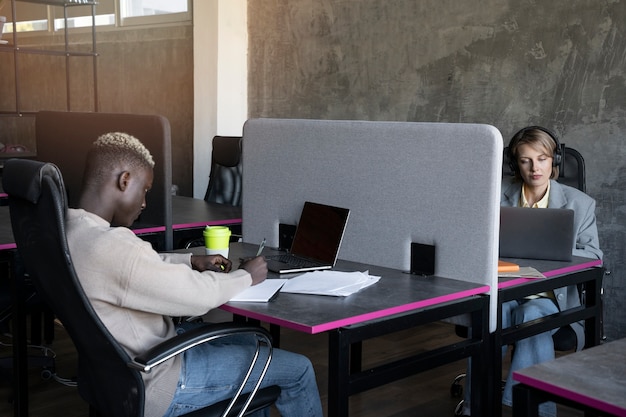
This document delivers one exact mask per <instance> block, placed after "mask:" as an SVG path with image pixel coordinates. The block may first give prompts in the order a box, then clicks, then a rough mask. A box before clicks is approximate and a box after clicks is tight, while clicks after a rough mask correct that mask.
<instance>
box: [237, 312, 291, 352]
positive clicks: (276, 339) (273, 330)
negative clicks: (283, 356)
mask: <svg viewBox="0 0 626 417" xmlns="http://www.w3.org/2000/svg"><path fill="white" fill-rule="evenodd" d="M233 321H234V322H235V323H248V324H252V325H254V326H260V325H261V321H260V320H256V319H251V318H248V317H246V316H242V315H239V314H233ZM270 335H271V336H272V346H273V347H275V348H279V347H280V326H279V325H278V324H272V323H270Z"/></svg>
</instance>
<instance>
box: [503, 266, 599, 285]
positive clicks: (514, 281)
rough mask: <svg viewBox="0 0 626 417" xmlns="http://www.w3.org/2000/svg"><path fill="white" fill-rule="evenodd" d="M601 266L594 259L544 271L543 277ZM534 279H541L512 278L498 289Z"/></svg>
mask: <svg viewBox="0 0 626 417" xmlns="http://www.w3.org/2000/svg"><path fill="white" fill-rule="evenodd" d="M601 265H602V261H601V260H600V259H594V260H590V261H589V262H585V263H582V264H578V265H573V266H567V267H565V268H559V269H554V270H552V271H546V272H544V273H543V275H545V277H546V278H550V277H555V276H557V275H564V274H571V273H572V272H577V271H582V270H583V269H587V268H593V267H596V266H601ZM536 279H541V278H524V277H520V278H514V279H511V280H507V281H503V282H499V283H498V289H503V288H508V287H513V286H515V285H519V284H523V283H525V282H530V281H534V280H536Z"/></svg>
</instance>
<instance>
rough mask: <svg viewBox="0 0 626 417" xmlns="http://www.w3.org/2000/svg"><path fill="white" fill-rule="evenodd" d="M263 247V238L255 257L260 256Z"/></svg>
mask: <svg viewBox="0 0 626 417" xmlns="http://www.w3.org/2000/svg"><path fill="white" fill-rule="evenodd" d="M264 247H265V238H263V240H262V241H261V243H260V244H259V250H257V251H256V256H261V253H262V252H263V248H264Z"/></svg>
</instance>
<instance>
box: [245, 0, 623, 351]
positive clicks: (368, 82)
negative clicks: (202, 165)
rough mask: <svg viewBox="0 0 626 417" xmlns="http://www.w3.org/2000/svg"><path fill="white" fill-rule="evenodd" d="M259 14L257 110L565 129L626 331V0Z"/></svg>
mask: <svg viewBox="0 0 626 417" xmlns="http://www.w3.org/2000/svg"><path fill="white" fill-rule="evenodd" d="M248 21H249V39H250V41H249V42H250V45H249V47H250V49H249V71H250V75H249V112H250V117H279V118H319V119H360V120H398V121H424V122H467V123H488V124H492V125H494V126H496V127H497V128H498V129H500V131H501V132H502V135H503V137H504V138H505V141H507V142H508V138H509V137H510V136H511V135H512V134H513V133H514V132H515V131H516V130H517V129H519V128H521V127H524V126H526V125H530V124H539V125H543V126H546V127H550V128H553V129H555V130H556V131H557V132H558V133H559V134H560V135H561V140H562V141H563V142H564V143H566V144H567V145H568V146H571V147H573V148H576V149H578V150H579V151H580V152H581V153H582V154H583V155H584V157H585V160H586V163H587V192H588V193H589V194H590V195H591V196H592V197H594V198H595V199H596V200H597V202H598V208H597V212H596V214H597V217H598V227H599V232H600V244H601V246H602V249H603V250H604V252H605V264H606V266H607V267H608V268H609V269H610V270H611V271H612V274H611V276H610V277H608V278H607V279H606V280H605V297H604V300H605V322H606V323H605V332H606V334H607V336H608V338H609V339H615V338H618V337H624V336H626V309H624V308H622V306H621V303H622V302H623V301H624V300H626V270H625V269H624V258H623V254H624V237H625V235H624V230H625V228H626V198H625V196H624V190H626V160H625V158H624V156H625V155H626V147H625V146H624V140H625V133H626V123H625V119H624V114H625V111H626V102H625V101H626V94H625V92H626V82H625V73H626V65H625V63H626V62H625V61H626V38H625V36H626V0H605V1H600V0H550V1H548V0H462V1H460V0H419V1H417V0H317V1H316V0H263V1H258V0H249V1H248ZM476 163H477V164H479V163H480V161H476ZM468 174H471V173H468Z"/></svg>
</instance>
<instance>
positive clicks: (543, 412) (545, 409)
mask: <svg viewBox="0 0 626 417" xmlns="http://www.w3.org/2000/svg"><path fill="white" fill-rule="evenodd" d="M558 311H559V309H558V307H557V305H556V304H555V302H554V301H553V300H552V299H550V298H536V299H533V300H526V299H524V300H514V301H507V302H506V303H503V304H502V328H503V329H506V328H507V327H511V326H512V325H517V324H522V323H525V322H527V321H531V320H535V319H538V318H541V317H545V316H548V315H550V314H554V313H558ZM557 330H558V329H553V330H551V331H549V332H545V333H540V334H538V335H536V336H532V337H528V338H526V339H522V340H518V341H517V342H516V343H515V351H514V354H513V356H512V359H511V367H510V368H509V374H508V376H507V379H506V384H505V386H504V391H503V392H502V404H504V405H508V406H511V405H512V403H513V396H512V394H513V385H514V384H515V383H516V382H514V381H513V376H512V375H513V372H514V371H517V370H519V369H523V368H527V367H529V366H532V365H535V364H538V363H541V362H546V361H549V360H552V359H554V342H553V341H552V334H553V333H555V332H556V331H557ZM507 348H508V346H502V357H504V356H505V355H506V351H507ZM470 380H471V377H470V371H469V367H468V370H467V379H466V384H465V403H464V405H463V410H464V411H463V412H464V413H466V414H468V415H469V410H470V392H471V387H470ZM539 415H540V416H542V417H555V416H556V405H555V404H554V403H553V402H548V403H544V404H541V405H540V406H539Z"/></svg>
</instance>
